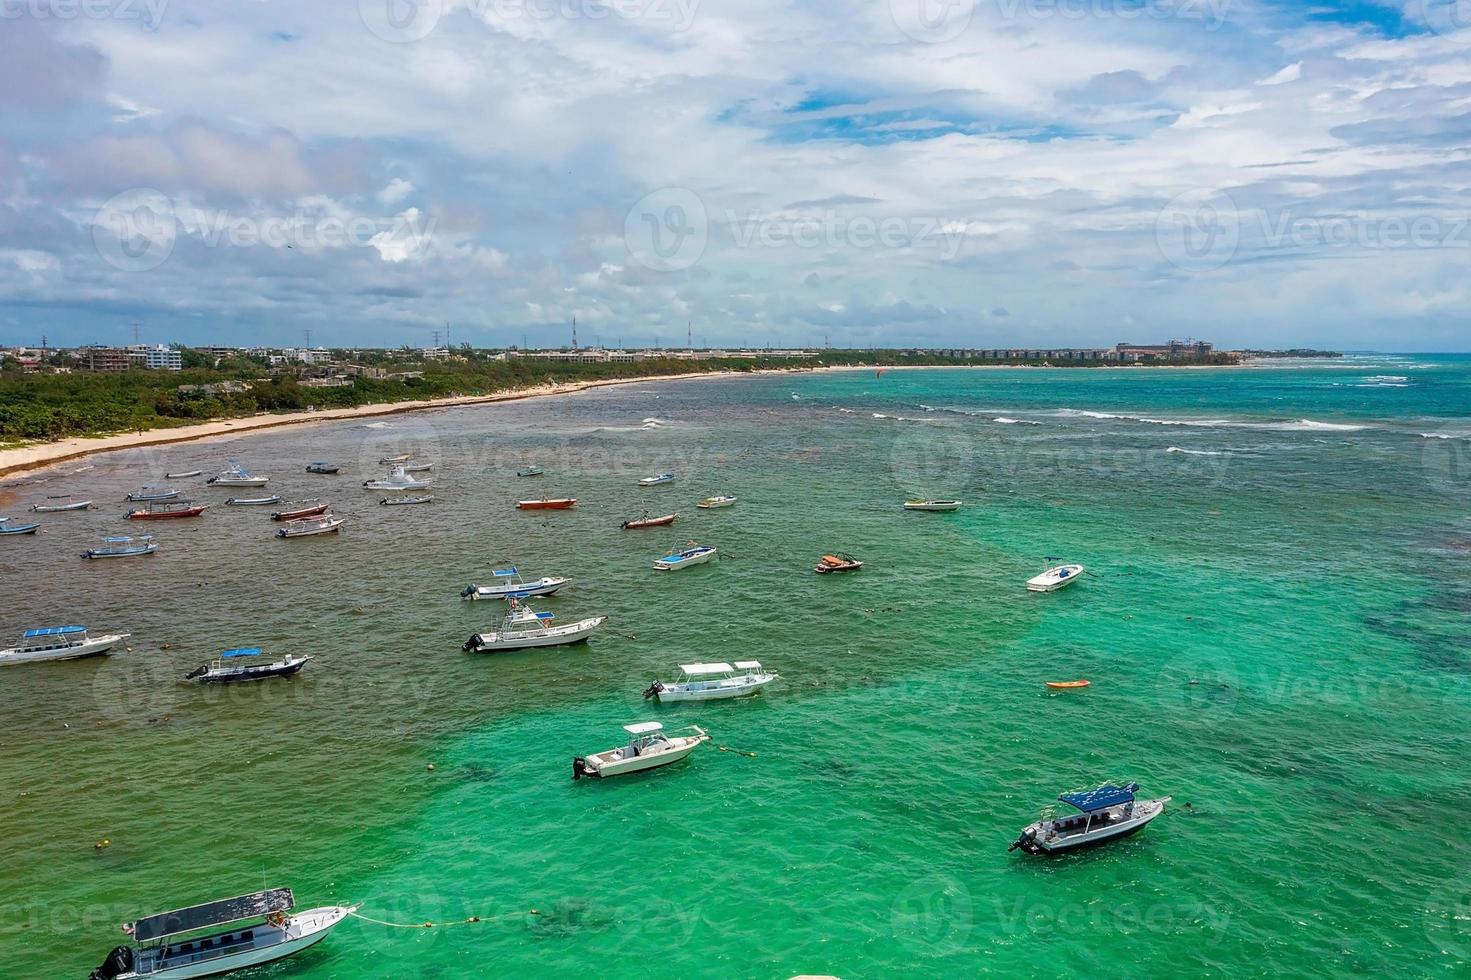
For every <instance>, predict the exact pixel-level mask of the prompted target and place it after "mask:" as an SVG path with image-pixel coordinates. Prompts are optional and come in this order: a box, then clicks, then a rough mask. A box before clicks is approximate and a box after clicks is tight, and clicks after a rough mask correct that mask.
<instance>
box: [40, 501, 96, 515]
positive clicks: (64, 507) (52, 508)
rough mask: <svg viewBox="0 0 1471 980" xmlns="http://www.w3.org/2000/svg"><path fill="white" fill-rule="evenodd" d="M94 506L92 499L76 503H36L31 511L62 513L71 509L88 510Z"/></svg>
mask: <svg viewBox="0 0 1471 980" xmlns="http://www.w3.org/2000/svg"><path fill="white" fill-rule="evenodd" d="M91 506H92V501H90V500H83V501H79V502H78V503H75V504H50V505H48V504H34V505H32V507H31V512H32V513H34V514H61V513H65V512H66V511H69V510H87V509H88V508H90V507H91Z"/></svg>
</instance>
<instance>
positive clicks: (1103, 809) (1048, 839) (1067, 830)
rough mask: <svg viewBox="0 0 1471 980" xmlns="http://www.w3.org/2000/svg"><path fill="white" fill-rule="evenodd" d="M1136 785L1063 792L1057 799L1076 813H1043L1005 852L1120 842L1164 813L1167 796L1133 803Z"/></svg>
mask: <svg viewBox="0 0 1471 980" xmlns="http://www.w3.org/2000/svg"><path fill="white" fill-rule="evenodd" d="M1138 792H1139V784H1138V783H1128V784H1126V785H1123V786H1117V785H1114V784H1113V783H1105V784H1104V785H1102V786H1099V787H1098V788H1097V789H1090V790H1083V791H1081V792H1077V793H1063V794H1062V795H1061V796H1059V797H1058V799H1059V800H1061V801H1062V802H1063V803H1066V804H1067V805H1068V806H1071V807H1073V808H1074V809H1076V810H1077V811H1078V812H1077V813H1075V814H1073V815H1071V816H1067V817H1063V818H1061V819H1053V818H1050V817H1048V816H1047V815H1046V814H1044V815H1043V819H1041V820H1038V821H1037V822H1036V823H1034V824H1031V825H1030V826H1028V827H1027V828H1026V829H1025V830H1023V831H1022V833H1021V836H1020V837H1018V838H1017V839H1016V842H1015V843H1013V844H1012V845H1011V847H1009V848H1007V850H1012V851H1014V850H1016V849H1017V848H1021V849H1022V850H1024V851H1026V852H1027V853H1028V854H1058V853H1061V852H1063V851H1071V850H1074V849H1076V848H1079V847H1085V846H1087V845H1089V844H1101V843H1103V842H1105V841H1111V840H1119V839H1120V838H1123V837H1128V836H1129V835H1130V834H1134V833H1138V832H1139V831H1141V830H1143V829H1144V827H1145V825H1146V824H1148V823H1149V821H1151V820H1153V819H1154V818H1155V817H1157V816H1159V815H1160V814H1161V813H1164V811H1165V804H1166V803H1168V802H1170V797H1168V796H1165V797H1161V798H1160V799H1157V800H1136V799H1135V798H1134V794H1135V793H1138Z"/></svg>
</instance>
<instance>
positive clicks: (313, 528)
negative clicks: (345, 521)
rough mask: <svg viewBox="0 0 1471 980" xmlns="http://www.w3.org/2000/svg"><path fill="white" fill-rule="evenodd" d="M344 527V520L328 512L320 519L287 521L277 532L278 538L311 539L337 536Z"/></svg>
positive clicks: (319, 517) (310, 518) (309, 518)
mask: <svg viewBox="0 0 1471 980" xmlns="http://www.w3.org/2000/svg"><path fill="white" fill-rule="evenodd" d="M340 527H342V518H340V517H337V516H335V515H333V514H332V512H331V511H328V512H327V513H325V514H322V515H320V516H318V517H308V518H305V519H303V520H300V521H287V522H286V523H285V524H284V525H282V526H281V527H280V528H279V529H278V530H277V531H276V537H278V538H309V537H311V536H312V535H314V534H335V533H336V532H337V529H338V528H340Z"/></svg>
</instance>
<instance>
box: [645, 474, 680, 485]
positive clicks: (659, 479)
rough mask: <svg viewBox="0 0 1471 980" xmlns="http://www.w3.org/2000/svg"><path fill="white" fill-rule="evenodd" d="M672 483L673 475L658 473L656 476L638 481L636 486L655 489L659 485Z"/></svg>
mask: <svg viewBox="0 0 1471 980" xmlns="http://www.w3.org/2000/svg"><path fill="white" fill-rule="evenodd" d="M673 482H674V474H673V473H660V474H659V475H658V476H646V477H644V478H643V479H642V480H640V481H638V485H639V486H641V487H657V486H658V485H659V484H661V483H673Z"/></svg>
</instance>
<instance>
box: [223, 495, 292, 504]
mask: <svg viewBox="0 0 1471 980" xmlns="http://www.w3.org/2000/svg"><path fill="white" fill-rule="evenodd" d="M280 502H281V495H280V494H279V493H273V494H271V495H270V496H269V497H231V498H230V499H229V500H227V501H225V506H226V507H268V506H270V505H271V504H279V503H280Z"/></svg>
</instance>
